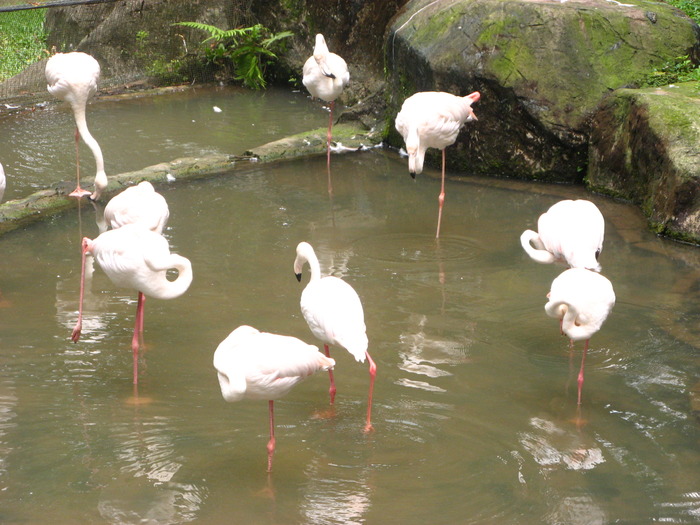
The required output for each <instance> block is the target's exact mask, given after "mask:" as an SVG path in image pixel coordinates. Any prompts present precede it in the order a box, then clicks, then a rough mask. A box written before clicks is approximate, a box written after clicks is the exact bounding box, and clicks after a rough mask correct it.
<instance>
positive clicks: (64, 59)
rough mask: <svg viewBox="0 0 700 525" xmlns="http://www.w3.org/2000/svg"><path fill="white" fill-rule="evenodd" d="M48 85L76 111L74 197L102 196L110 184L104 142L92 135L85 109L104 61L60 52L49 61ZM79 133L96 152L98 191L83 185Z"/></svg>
mask: <svg viewBox="0 0 700 525" xmlns="http://www.w3.org/2000/svg"><path fill="white" fill-rule="evenodd" d="M45 73H46V81H47V82H48V85H47V86H46V87H47V89H48V90H49V93H51V94H52V95H53V96H55V97H57V98H59V99H61V100H64V101H66V102H68V103H69V104H70V105H71V108H72V110H73V117H74V118H75V124H76V131H75V156H76V169H77V186H76V188H75V190H74V191H73V192H71V193H70V196H71V197H78V198H80V197H83V196H85V195H89V196H90V199H92V200H95V201H96V200H97V199H99V198H100V195H101V193H102V191H103V190H104V189H105V188H106V187H107V174H106V173H105V170H104V160H103V158H102V150H101V149H100V145H99V144H98V143H97V141H96V140H95V139H94V137H93V136H92V135H91V134H90V131H89V130H88V127H87V121H86V120H85V109H86V106H87V102H88V99H89V98H90V97H92V96H93V95H94V94H95V93H96V92H97V82H98V80H99V79H100V64H99V63H98V62H97V60H95V59H94V58H93V57H91V56H90V55H88V54H86V53H81V52H77V51H76V52H72V53H57V54H55V55H53V56H52V57H51V58H49V60H48V61H47V62H46V70H45ZM78 136H80V137H82V138H83V141H85V144H87V145H88V147H89V148H90V150H92V154H93V155H94V156H95V166H96V170H97V171H96V173H95V191H94V192H93V193H92V194H91V193H90V192H89V191H87V190H84V189H82V188H81V187H80V160H79V155H78Z"/></svg>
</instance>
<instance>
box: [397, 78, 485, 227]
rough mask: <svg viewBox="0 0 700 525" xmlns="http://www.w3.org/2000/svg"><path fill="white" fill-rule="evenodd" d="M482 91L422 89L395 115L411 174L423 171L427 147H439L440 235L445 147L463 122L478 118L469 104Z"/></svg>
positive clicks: (452, 141)
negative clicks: (461, 94) (458, 93)
mask: <svg viewBox="0 0 700 525" xmlns="http://www.w3.org/2000/svg"><path fill="white" fill-rule="evenodd" d="M480 98H481V95H480V94H479V92H478V91H475V92H473V93H471V94H469V95H467V96H465V97H458V96H456V95H452V94H450V93H444V92H441V91H424V92H421V93H416V94H415V95H412V96H410V97H408V98H407V99H406V100H405V101H404V103H403V105H402V106H401V111H399V113H398V115H396V121H395V125H396V131H398V132H399V133H401V135H402V136H403V140H404V142H405V143H406V152H407V153H408V171H409V173H410V174H411V177H414V178H415V176H416V174H418V173H421V172H422V171H423V161H424V159H425V152H426V151H427V149H428V148H437V149H439V150H442V185H441V189H440V196H439V197H438V204H439V208H438V225H437V234H436V237H439V236H440V222H441V220H442V206H443V204H444V201H445V148H446V147H447V146H450V145H451V144H454V142H455V140H457V135H458V134H459V130H460V129H461V128H462V125H464V123H465V122H471V121H472V120H477V118H476V115H474V110H473V109H472V107H471V106H472V104H473V103H474V102H476V101H478V100H479V99H480Z"/></svg>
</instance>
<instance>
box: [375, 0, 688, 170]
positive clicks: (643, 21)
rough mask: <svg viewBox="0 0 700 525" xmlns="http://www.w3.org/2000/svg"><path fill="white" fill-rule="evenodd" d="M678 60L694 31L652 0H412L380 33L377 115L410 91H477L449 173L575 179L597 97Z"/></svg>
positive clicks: (394, 109)
mask: <svg viewBox="0 0 700 525" xmlns="http://www.w3.org/2000/svg"><path fill="white" fill-rule="evenodd" d="M686 54H691V55H692V56H699V55H700V28H698V26H697V24H695V23H694V22H693V21H692V20H691V19H690V18H688V17H686V16H685V15H684V14H683V13H682V12H681V11H679V10H677V9H675V8H673V7H671V6H670V5H668V4H665V3H663V2H656V1H650V0H629V1H625V2H613V1H604V0H579V1H576V0H572V1H568V2H564V3H562V2H559V1H554V0H551V1H543V0H540V1H537V0H534V1H530V0H458V1H453V2H435V1H432V0H413V1H411V2H409V3H408V4H407V5H406V7H405V9H404V10H403V11H402V12H401V13H400V14H399V15H398V16H397V17H396V18H395V19H394V21H393V23H392V25H391V27H390V29H389V32H388V36H387V41H386V59H387V64H388V71H389V76H390V82H391V89H390V90H389V92H390V93H391V97H390V100H389V105H390V111H389V112H388V113H389V116H388V118H389V119H392V118H393V116H395V115H396V113H397V112H398V110H399V108H400V106H401V103H402V102H403V100H404V99H405V98H406V97H407V96H409V95H411V94H413V93H414V92H416V91H427V90H439V91H448V92H450V93H453V94H456V95H466V94H468V93H469V92H470V91H474V90H478V91H480V92H481V94H482V98H481V100H480V101H479V102H478V103H477V104H475V112H476V114H477V116H478V118H479V119H480V120H479V122H477V123H475V125H471V124H470V125H469V126H467V127H465V131H464V132H463V133H462V134H461V136H460V138H459V139H458V143H461V144H462V147H461V148H460V147H459V146H458V147H457V148H456V151H455V153H453V154H452V156H453V157H456V158H453V162H454V163H455V166H458V167H463V168H465V169H468V170H470V171H476V172H478V173H483V174H487V175H507V176H516V177H522V178H530V179H539V180H550V181H559V182H578V181H581V180H582V179H583V174H584V173H585V170H584V168H585V163H586V157H587V153H586V147H587V146H586V144H587V136H588V133H589V131H590V126H589V121H590V117H591V115H592V114H593V112H594V111H595V109H596V108H597V106H598V104H599V103H600V101H601V100H602V98H603V97H604V96H605V95H606V94H607V93H609V92H610V91H612V90H614V89H617V88H620V87H625V86H628V85H631V84H633V83H634V82H635V81H637V80H638V79H639V78H641V77H642V76H644V74H646V73H647V72H649V71H650V70H651V69H652V68H654V67H660V66H661V65H662V64H664V63H665V62H666V61H670V60H673V59H675V58H676V57H678V56H681V55H686ZM389 140H390V141H394V142H395V141H396V136H393V137H391V136H390V137H389ZM449 158H450V155H448V160H449Z"/></svg>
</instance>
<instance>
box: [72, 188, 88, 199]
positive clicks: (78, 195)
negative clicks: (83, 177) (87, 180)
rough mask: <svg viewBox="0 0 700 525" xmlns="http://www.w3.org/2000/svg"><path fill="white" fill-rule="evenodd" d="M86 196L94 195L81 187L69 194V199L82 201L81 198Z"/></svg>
mask: <svg viewBox="0 0 700 525" xmlns="http://www.w3.org/2000/svg"><path fill="white" fill-rule="evenodd" d="M86 195H92V193H91V192H89V191H87V190H84V189H83V188H81V187H80V186H78V187H77V188H75V189H74V190H73V191H72V192H70V193H69V194H68V196H69V197H75V198H77V199H81V198H83V197H85V196H86Z"/></svg>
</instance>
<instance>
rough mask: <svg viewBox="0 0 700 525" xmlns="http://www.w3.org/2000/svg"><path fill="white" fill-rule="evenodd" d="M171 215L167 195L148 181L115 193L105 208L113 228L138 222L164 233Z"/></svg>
mask: <svg viewBox="0 0 700 525" xmlns="http://www.w3.org/2000/svg"><path fill="white" fill-rule="evenodd" d="M169 217H170V211H169V209H168V203H167V202H166V200H165V197H163V196H162V195H161V194H160V193H158V192H156V190H155V189H154V188H153V185H152V184H151V183H150V182H148V181H142V182H140V183H139V184H137V185H136V186H132V187H130V188H127V189H125V190H124V191H122V192H121V193H119V194H118V195H115V196H114V197H113V198H112V199H110V201H109V202H108V203H107V206H105V210H104V218H105V221H106V222H107V224H108V225H109V226H110V228H112V229H116V228H121V227H122V226H124V225H126V224H137V223H138V224H141V225H142V226H144V227H146V228H147V229H149V230H152V231H154V232H156V233H163V229H164V228H165V225H166V224H167V222H168V218H169Z"/></svg>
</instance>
